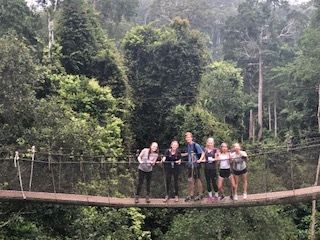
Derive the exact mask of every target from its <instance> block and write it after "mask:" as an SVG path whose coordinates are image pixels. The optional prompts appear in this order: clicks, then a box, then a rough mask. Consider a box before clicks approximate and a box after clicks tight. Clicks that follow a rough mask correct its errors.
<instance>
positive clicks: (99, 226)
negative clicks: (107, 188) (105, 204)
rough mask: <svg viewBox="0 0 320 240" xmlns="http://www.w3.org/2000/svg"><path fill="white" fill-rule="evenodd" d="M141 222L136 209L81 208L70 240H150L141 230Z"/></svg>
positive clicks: (142, 220) (139, 214)
mask: <svg viewBox="0 0 320 240" xmlns="http://www.w3.org/2000/svg"><path fill="white" fill-rule="evenodd" d="M143 222H144V216H143V215H142V214H141V213H140V211H139V210H138V209H136V208H128V209H119V210H117V209H110V208H101V209H99V208H93V207H86V208H81V211H80V215H79V218H78V219H77V220H76V221H75V222H74V224H73V228H74V232H75V235H74V236H73V237H72V239H92V240H93V239H94V240H96V239H97V240H103V239H105V240H109V239H110V240H112V239H123V240H125V239H139V240H140V239H141V240H142V239H150V233H149V232H147V231H143V230H142V229H141V226H142V224H143Z"/></svg>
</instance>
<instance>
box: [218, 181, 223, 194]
mask: <svg viewBox="0 0 320 240" xmlns="http://www.w3.org/2000/svg"><path fill="white" fill-rule="evenodd" d="M222 188H223V178H222V177H220V176H219V177H218V191H219V193H220V196H223V191H222Z"/></svg>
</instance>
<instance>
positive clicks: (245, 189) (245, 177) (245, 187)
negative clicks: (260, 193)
mask: <svg viewBox="0 0 320 240" xmlns="http://www.w3.org/2000/svg"><path fill="white" fill-rule="evenodd" d="M242 180H243V196H244V198H247V194H248V174H247V173H245V174H243V177H242Z"/></svg>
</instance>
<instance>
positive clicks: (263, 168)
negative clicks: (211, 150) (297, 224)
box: [0, 141, 320, 208]
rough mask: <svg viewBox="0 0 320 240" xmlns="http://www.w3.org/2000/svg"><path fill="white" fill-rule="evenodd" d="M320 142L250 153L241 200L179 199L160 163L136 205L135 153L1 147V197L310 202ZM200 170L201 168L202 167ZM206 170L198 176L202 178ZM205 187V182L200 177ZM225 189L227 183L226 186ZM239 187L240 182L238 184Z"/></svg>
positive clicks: (109, 202) (122, 203) (85, 201)
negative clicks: (168, 191) (148, 191)
mask: <svg viewBox="0 0 320 240" xmlns="http://www.w3.org/2000/svg"><path fill="white" fill-rule="evenodd" d="M319 147H320V143H319V142H315V141H314V142H311V143H310V142H309V143H306V144H300V145H296V146H290V147H281V146H278V147H274V148H272V149H269V150H265V151H259V152H251V153H250V152H249V151H248V152H249V153H250V154H249V163H248V165H249V195H248V198H247V199H243V198H242V196H241V193H239V195H240V196H239V200H237V201H233V200H230V199H229V198H225V199H223V200H220V201H215V202H212V203H208V202H207V201H206V199H203V200H200V201H194V202H185V201H184V199H183V198H180V199H179V201H178V202H175V201H174V200H173V199H170V200H169V201H168V202H163V197H164V196H165V195H166V194H165V193H166V188H167V186H166V184H165V176H164V167H163V165H162V164H158V165H156V166H155V167H154V170H153V176H152V183H151V196H150V197H151V198H150V201H151V202H150V203H146V202H145V201H144V199H141V201H140V203H137V204H135V203H134V192H135V190H136V180H137V166H138V165H137V164H138V163H137V161H136V160H135V159H136V157H135V156H134V155H132V156H127V157H125V158H122V159H118V158H114V157H112V156H100V155H99V156H95V155H93V154H83V153H81V154H80V153H75V152H74V151H71V152H70V151H69V152H65V151H64V150H63V149H60V150H59V151H57V152H53V151H48V152H46V151H36V149H35V148H34V147H32V148H30V149H27V150H24V151H19V152H18V151H13V150H12V149H10V150H8V149H5V148H2V149H1V148H0V201H26V202H31V201H33V202H44V203H57V204H73V205H90V206H110V207H117V208H120V207H133V206H136V207H152V208H155V207H158V208H163V207H174V208H190V207H191V208H195V207H249V206H262V205H273V204H288V203H290V204H291V203H296V202H303V201H311V200H313V199H317V198H319V196H320V186H314V179H315V176H316V169H317V162H318V158H319ZM202 171H203V167H202ZM203 176H204V174H202V177H203ZM203 184H204V186H205V181H203ZM224 189H225V192H228V189H230V188H229V186H228V185H225V186H224ZM239 190H241V184H240V185H239ZM179 195H180V196H186V195H187V171H186V169H185V166H184V164H182V165H181V166H180V177H179Z"/></svg>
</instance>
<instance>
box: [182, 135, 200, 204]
mask: <svg viewBox="0 0 320 240" xmlns="http://www.w3.org/2000/svg"><path fill="white" fill-rule="evenodd" d="M185 141H186V143H187V153H186V154H184V155H183V156H187V157H188V162H187V168H188V185H189V186H188V194H189V195H188V196H187V197H186V199H185V201H186V202H188V201H191V200H201V199H202V194H203V186H202V182H201V179H200V164H199V163H198V162H197V161H198V160H199V159H201V158H203V157H204V151H203V150H202V148H201V146H200V145H199V144H198V143H196V142H193V135H192V133H191V132H186V133H185ZM195 193H197V196H195Z"/></svg>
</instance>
